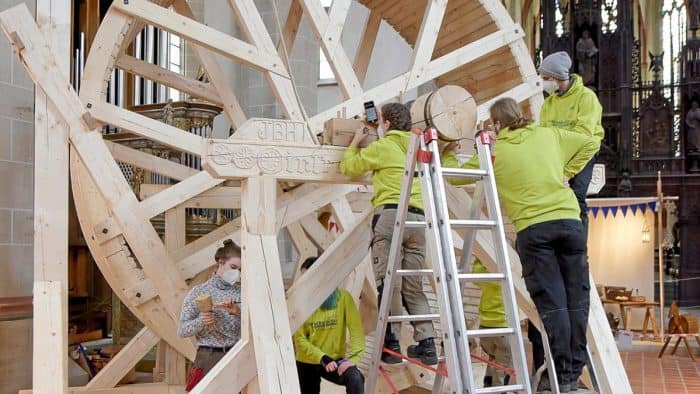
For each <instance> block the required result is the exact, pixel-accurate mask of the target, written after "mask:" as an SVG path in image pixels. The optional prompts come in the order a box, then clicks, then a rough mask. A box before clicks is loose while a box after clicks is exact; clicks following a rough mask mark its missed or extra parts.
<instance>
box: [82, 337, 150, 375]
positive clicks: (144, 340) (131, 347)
mask: <svg viewBox="0 0 700 394" xmlns="http://www.w3.org/2000/svg"><path fill="white" fill-rule="evenodd" d="M159 339H160V338H158V336H157V335H156V334H155V333H154V332H153V331H151V330H150V329H149V328H148V327H144V328H142V329H141V331H139V332H138V334H136V335H135V336H134V337H133V338H132V339H131V340H130V341H129V343H128V344H126V346H124V347H123V348H122V349H121V350H120V351H119V353H117V355H116V356H114V357H113V358H112V359H111V360H109V362H108V363H107V365H105V367H104V368H102V369H101V370H100V372H99V373H98V374H97V375H95V377H94V378H92V379H91V380H90V382H89V383H88V384H87V385H86V386H85V387H86V388H88V389H106V388H112V387H114V386H116V385H117V384H118V383H119V381H120V380H122V378H123V377H124V375H126V374H127V373H128V372H129V371H130V370H131V369H132V368H134V366H135V365H136V363H138V362H139V361H140V360H141V359H142V358H143V357H144V356H145V355H146V354H147V353H148V352H149V351H150V350H151V349H153V346H155V345H156V344H157V343H158V340H159Z"/></svg>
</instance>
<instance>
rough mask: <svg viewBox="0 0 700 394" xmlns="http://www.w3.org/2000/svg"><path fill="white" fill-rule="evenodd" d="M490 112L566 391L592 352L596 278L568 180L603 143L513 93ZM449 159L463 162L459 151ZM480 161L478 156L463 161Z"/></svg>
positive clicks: (521, 244) (521, 245)
mask: <svg viewBox="0 0 700 394" xmlns="http://www.w3.org/2000/svg"><path fill="white" fill-rule="evenodd" d="M489 111H490V115H491V120H492V122H493V124H494V126H495V128H496V130H497V132H498V137H497V141H496V143H495V147H494V149H493V156H494V175H495V178H496V185H497V186H498V196H499V199H500V202H501V204H502V205H503V207H504V210H505V212H506V214H507V215H508V216H509V217H510V219H511V220H512V221H513V224H514V225H515V228H516V231H517V238H516V245H517V248H516V250H517V251H518V254H519V255H520V261H521V262H522V267H523V278H524V280H525V285H526V286H527V290H528V292H529V293H530V297H531V298H532V301H533V302H534V304H535V306H536V307H537V311H538V312H539V315H540V317H541V319H542V321H543V323H544V326H545V328H546V331H547V335H548V339H549V343H550V345H551V350H552V357H553V360H554V365H555V367H556V375H557V380H558V382H559V388H560V391H561V392H564V393H565V392H569V391H570V390H572V389H574V390H575V389H576V388H577V381H578V378H579V376H580V375H581V371H582V369H583V366H584V365H585V363H586V358H587V353H586V328H587V326H588V307H589V296H590V295H589V291H590V282H589V278H588V262H587V259H586V234H585V230H584V227H583V224H582V223H581V218H580V208H579V205H578V202H577V201H576V196H575V195H574V193H573V191H572V190H571V189H570V188H569V187H567V186H566V185H565V184H564V178H570V177H572V176H574V175H575V174H578V173H579V172H580V171H581V169H582V168H583V167H584V166H585V165H586V163H588V162H589V161H590V160H591V158H592V157H593V155H594V154H595V152H597V151H598V148H599V145H600V142H599V140H598V139H596V138H593V137H589V136H585V135H583V134H580V133H574V132H571V131H567V130H564V129H558V128H553V127H542V126H536V125H532V124H530V122H529V121H528V120H526V119H524V117H523V115H522V112H521V111H520V107H519V106H518V103H517V102H516V101H515V100H513V99H510V98H503V99H500V100H497V101H496V102H495V103H494V104H493V105H492V106H491V108H490V110H489ZM443 163H444V165H445V166H446V167H456V166H458V163H457V159H456V157H455V154H454V152H453V151H448V152H446V154H445V155H444V157H443ZM477 166H478V164H477V160H475V159H474V158H473V159H472V160H470V161H469V162H467V163H465V165H463V166H462V167H468V168H476V167H477Z"/></svg>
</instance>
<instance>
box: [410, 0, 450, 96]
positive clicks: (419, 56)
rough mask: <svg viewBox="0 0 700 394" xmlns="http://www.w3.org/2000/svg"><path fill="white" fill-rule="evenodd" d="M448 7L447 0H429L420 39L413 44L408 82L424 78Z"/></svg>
mask: <svg viewBox="0 0 700 394" xmlns="http://www.w3.org/2000/svg"><path fill="white" fill-rule="evenodd" d="M446 8H447V0H430V1H428V4H427V8H426V10H425V14H424V15H423V22H422V23H421V26H420V31H419V32H418V40H417V41H416V44H415V45H414V46H413V58H412V59H411V65H410V67H409V70H410V75H409V77H408V81H407V82H406V83H407V84H411V83H412V81H414V80H422V78H421V75H422V74H423V71H424V68H425V67H426V66H427V65H428V63H430V60H431V59H432V57H433V50H434V49H435V43H436V42H437V37H438V34H439V33H440V27H441V26H442V18H443V17H444V15H445V9H446ZM406 90H408V89H406Z"/></svg>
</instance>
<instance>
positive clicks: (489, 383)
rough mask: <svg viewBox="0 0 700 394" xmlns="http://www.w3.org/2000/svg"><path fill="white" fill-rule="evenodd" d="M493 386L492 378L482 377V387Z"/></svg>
mask: <svg viewBox="0 0 700 394" xmlns="http://www.w3.org/2000/svg"><path fill="white" fill-rule="evenodd" d="M491 386H493V376H489V375H486V376H484V387H491Z"/></svg>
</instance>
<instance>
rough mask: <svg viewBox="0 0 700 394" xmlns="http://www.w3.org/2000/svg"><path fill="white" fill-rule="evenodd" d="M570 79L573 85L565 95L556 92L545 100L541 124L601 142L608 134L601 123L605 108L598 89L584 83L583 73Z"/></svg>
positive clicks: (541, 113)
mask: <svg viewBox="0 0 700 394" xmlns="http://www.w3.org/2000/svg"><path fill="white" fill-rule="evenodd" d="M571 81H572V82H571V83H572V85H571V88H569V90H567V91H566V92H564V94H562V95H559V94H558V93H553V94H550V95H549V97H547V99H545V100H544V104H542V110H541V111H540V125H542V126H554V127H560V128H562V129H566V130H570V131H574V132H577V133H581V134H583V135H587V136H589V137H595V138H597V139H598V141H601V140H602V139H603V137H604V136H605V130H604V129H603V126H602V124H601V120H602V116H603V107H602V106H601V105H600V102H599V101H598V97H597V96H596V94H595V92H593V91H592V90H591V89H589V88H587V87H585V86H583V82H582V80H581V77H580V76H578V75H576V74H573V75H572V76H571Z"/></svg>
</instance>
